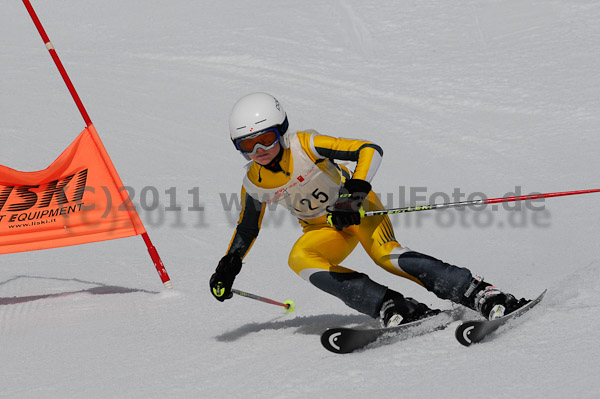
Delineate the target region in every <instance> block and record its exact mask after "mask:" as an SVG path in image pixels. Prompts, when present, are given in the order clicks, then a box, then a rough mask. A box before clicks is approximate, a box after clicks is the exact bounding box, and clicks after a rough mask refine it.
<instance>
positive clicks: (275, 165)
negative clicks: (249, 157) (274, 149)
mask: <svg viewBox="0 0 600 399" xmlns="http://www.w3.org/2000/svg"><path fill="white" fill-rule="evenodd" d="M281 158H283V146H282V145H280V146H279V152H278V153H277V155H275V157H274V158H273V159H272V160H271V162H269V163H268V164H266V165H262V166H263V167H264V168H265V169H268V170H270V171H271V172H283V168H282V167H281V165H280V162H281Z"/></svg>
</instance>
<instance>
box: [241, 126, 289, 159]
mask: <svg viewBox="0 0 600 399" xmlns="http://www.w3.org/2000/svg"><path fill="white" fill-rule="evenodd" d="M280 138H281V135H280V134H279V129H278V128H277V127H276V126H274V127H270V128H268V129H265V130H261V131H260V132H256V133H253V134H250V135H247V136H244V137H240V138H239V139H236V140H234V141H233V144H234V145H235V148H237V149H238V151H240V152H242V153H244V154H246V155H254V154H256V151H258V149H259V148H262V149H263V150H265V151H266V150H270V149H271V148H273V147H275V145H277V143H279V139H280Z"/></svg>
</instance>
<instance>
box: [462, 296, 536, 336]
mask: <svg viewBox="0 0 600 399" xmlns="http://www.w3.org/2000/svg"><path fill="white" fill-rule="evenodd" d="M546 291H547V290H544V292H542V293H541V294H540V295H539V296H538V297H537V298H535V299H534V300H532V301H531V302H529V303H527V304H526V305H525V306H522V307H520V308H519V309H517V310H515V311H514V312H512V313H510V314H507V315H506V316H503V317H500V318H498V319H495V320H470V321H465V322H463V323H461V324H460V325H459V326H458V327H457V328H456V333H455V336H456V339H457V340H458V342H460V343H461V344H463V345H464V346H469V345H471V344H474V343H477V342H480V341H481V340H482V339H484V338H485V337H486V336H487V335H488V334H490V333H491V332H493V331H496V330H497V329H498V328H500V327H501V326H503V325H504V324H506V323H507V322H509V321H510V320H513V319H516V318H517V317H519V316H522V315H523V314H524V313H526V312H528V311H529V310H530V309H531V308H533V307H534V306H535V305H537V304H538V303H540V301H541V300H542V298H544V294H546Z"/></svg>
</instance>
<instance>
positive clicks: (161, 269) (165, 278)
mask: <svg viewBox="0 0 600 399" xmlns="http://www.w3.org/2000/svg"><path fill="white" fill-rule="evenodd" d="M23 4H24V5H25V8H26V9H27V12H29V16H30V17H31V20H32V21H33V24H34V25H35V27H36V28H37V30H38V32H39V33H40V36H41V37H42V40H43V41H44V44H45V45H46V48H47V49H48V52H49V53H50V57H52V60H53V61H54V64H56V68H58V72H59V73H60V76H62V78H63V80H64V81H65V84H66V85H67V88H68V89H69V93H71V97H73V100H74V101H75V105H77V109H79V112H80V113H81V116H82V117H83V120H84V121H85V124H86V126H90V125H92V120H91V119H90V116H89V115H88V113H87V111H86V109H85V107H84V106H83V102H82V101H81V98H79V95H78V94H77V91H76V90H75V86H73V82H71V79H70V78H69V75H68V74H67V71H66V70H65V67H64V66H63V64H62V62H61V61H60V58H58V54H57V53H56V50H55V49H54V46H53V45H52V42H51V41H50V38H49V37H48V35H47V34H46V31H45V30H44V27H43V26H42V23H41V22H40V19H39V18H38V16H37V14H36V13H35V10H34V9H33V7H32V6H31V3H30V2H29V0H23ZM142 238H143V239H144V243H145V244H146V247H148V253H149V254H150V258H152V262H153V263H154V267H156V271H157V272H158V275H159V276H160V279H161V281H162V283H163V284H164V286H165V287H166V288H173V285H172V283H171V279H170V278H169V275H168V274H167V270H166V269H165V266H164V264H163V262H162V260H161V259H160V256H159V255H158V251H157V250H156V248H155V247H154V245H152V241H150V237H149V236H148V233H147V232H144V233H142Z"/></svg>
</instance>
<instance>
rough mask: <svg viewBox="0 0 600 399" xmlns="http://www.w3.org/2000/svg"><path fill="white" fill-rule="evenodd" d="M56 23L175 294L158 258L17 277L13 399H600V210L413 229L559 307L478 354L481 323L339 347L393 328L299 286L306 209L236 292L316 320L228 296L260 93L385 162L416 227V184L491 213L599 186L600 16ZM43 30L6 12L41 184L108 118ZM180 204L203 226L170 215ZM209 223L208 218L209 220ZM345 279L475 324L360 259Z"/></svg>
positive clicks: (7, 276) (8, 272) (82, 256)
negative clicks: (512, 200) (230, 130)
mask: <svg viewBox="0 0 600 399" xmlns="http://www.w3.org/2000/svg"><path fill="white" fill-rule="evenodd" d="M33 6H34V7H36V10H37V12H38V14H39V16H40V19H41V21H42V23H44V25H45V28H46V31H47V33H48V35H49V36H50V39H51V40H52V42H53V43H54V45H55V47H56V49H57V51H58V54H59V56H60V57H61V59H62V61H63V63H64V64H65V67H66V69H67V71H68V72H69V74H70V76H71V79H72V80H73V82H74V84H75V87H76V88H77V89H78V91H79V94H80V96H81V97H82V100H83V102H84V104H85V106H86V108H87V110H88V112H89V113H90V115H91V117H92V120H93V121H94V123H95V126H96V127H97V129H98V132H99V134H100V137H101V138H102V139H103V141H104V143H105V146H106V147H107V150H108V152H109V154H110V155H111V157H112V159H113V162H114V163H115V166H116V167H117V170H118V171H119V173H120V175H121V177H122V179H123V181H124V182H125V184H127V185H130V186H131V187H133V188H134V189H135V192H136V197H135V198H134V204H136V206H137V207H138V210H139V211H140V215H141V217H142V220H143V221H144V223H145V225H146V227H147V229H148V232H149V234H150V235H151V237H152V239H153V242H154V244H155V245H156V247H157V249H158V251H159V253H160V254H161V256H162V258H163V261H164V263H165V265H166V268H167V270H168V272H169V274H170V276H171V278H172V280H173V284H174V286H175V289H174V290H172V291H165V290H163V289H162V286H161V285H160V281H159V279H158V277H157V276H156V272H155V271H154V268H153V266H152V264H151V261H150V259H149V258H148V255H147V251H146V248H145V246H144V244H143V242H142V240H141V239H139V237H133V238H128V239H123V240H117V241H109V242H102V243H95V244H89V245H84V246H79V247H70V248H60V249H53V250H47V251H37V252H28V253H21V254H10V255H5V256H3V257H2V260H1V262H0V359H1V362H0V398H2V399H4V398H7V399H12V398H19V399H27V398H61V399H63V398H82V397H85V398H128V399H129V398H131V399H135V398H144V399H147V398H164V397H168V398H198V397H217V396H218V397H226V398H248V397H252V398H285V399H288V398H307V397H319V398H340V397H344V398H351V399H354V398H364V397H371V396H377V397H390V396H394V397H398V396H401V397H407V398H436V399H437V398H442V397H443V398H463V397H467V396H473V395H475V396H477V395H481V394H485V396H486V397H492V398H544V399H547V398H561V399H562V398H571V397H572V398H596V397H597V396H598V392H600V383H598V381H597V375H598V374H599V373H600V365H599V362H598V360H597V359H598V358H600V344H598V339H599V338H600V333H598V331H600V305H598V304H597V292H599V291H600V256H599V255H598V253H597V250H596V247H597V237H598V234H599V229H600V226H598V220H600V211H599V210H598V209H597V207H595V206H594V205H595V204H596V203H597V197H596V196H594V195H596V194H592V195H586V196H574V197H569V198H561V199H551V200H548V201H545V202H544V207H545V213H544V215H545V219H542V220H543V221H544V222H545V224H543V225H542V224H539V223H536V219H535V216H537V215H540V214H541V213H536V212H532V211H520V212H518V211H507V210H505V209H504V208H501V207H500V208H499V209H498V210H497V211H493V212H487V213H486V212H483V211H482V212H480V213H476V212H477V211H473V210H465V211H464V212H461V211H444V212H446V213H444V214H442V213H430V214H428V215H400V216H394V217H393V218H392V222H393V224H394V226H395V229H396V237H397V238H398V239H399V241H400V242H401V243H402V244H403V245H406V246H408V247H410V248H414V249H415V250H419V251H423V252H426V253H429V254H431V255H433V256H436V257H439V258H441V259H444V260H446V261H448V262H451V263H454V264H457V265H461V266H463V265H464V266H466V267H469V268H471V269H472V270H473V272H475V273H478V274H482V275H484V276H485V277H486V279H487V280H489V281H492V282H493V283H495V284H497V285H498V286H500V287H502V288H505V289H507V290H508V291H511V292H514V294H515V295H518V296H528V297H534V296H535V295H537V294H539V292H541V291H542V290H543V289H545V288H548V293H547V294H546V297H545V298H544V300H543V302H542V303H540V305H538V306H537V307H536V308H535V309H534V310H532V311H531V312H530V313H528V314H527V315H525V316H524V320H523V322H522V323H515V324H514V325H508V326H505V327H503V328H502V329H501V330H500V331H498V332H496V333H495V334H494V335H493V336H491V337H490V339H488V340H487V341H486V342H484V343H482V344H478V345H474V346H472V347H469V348H464V347H463V346H461V345H460V344H458V343H457V342H456V340H455V338H454V327H455V326H456V325H458V322H457V323H454V324H453V325H451V326H450V327H449V328H447V329H445V330H442V331H438V332H434V333H431V334H427V335H424V336H420V337H415V338H412V339H409V340H406V341H402V342H396V343H392V344H389V345H381V346H377V347H373V348H370V349H368V350H365V351H361V352H357V353H354V354H351V355H335V354H332V353H329V352H327V351H325V350H324V349H323V348H321V345H320V342H319V335H320V333H321V332H322V331H324V330H325V329H326V328H327V327H329V326H333V325H339V326H356V325H361V326H365V327H368V326H374V325H375V324H374V321H372V320H371V319H370V318H368V317H366V316H364V315H360V314H357V313H356V312H353V311H352V310H351V309H348V308H347V307H345V306H344V305H343V304H342V303H341V302H340V301H338V300H336V299H335V298H332V297H330V296H329V295H327V294H325V293H322V292H320V291H318V290H316V289H315V288H313V287H311V286H310V285H309V284H308V283H306V282H304V281H303V280H302V279H300V278H298V277H297V276H296V275H295V274H294V273H293V272H292V271H291V270H290V269H289V268H288V267H287V265H286V261H287V257H288V253H289V250H290V248H291V246H292V245H293V243H294V241H295V240H296V239H297V237H299V235H300V229H299V227H298V226H297V223H296V222H294V221H293V220H291V219H290V218H289V217H288V216H287V214H284V213H281V212H274V213H269V214H268V215H266V216H265V220H264V223H263V229H262V230H261V234H260V236H259V238H258V240H257V242H256V244H255V245H254V247H253V248H252V251H251V253H250V254H249V255H248V256H247V257H246V259H245V265H244V269H243V272H242V273H241V274H240V275H239V276H238V278H237V279H236V287H238V288H239V289H241V290H247V291H250V292H253V293H256V294H259V295H264V296H267V297H272V298H274V299H277V300H285V299H293V300H294V301H295V303H296V305H297V308H296V311H295V312H294V313H291V314H285V313H284V312H283V310H281V309H278V308H277V307H275V306H272V305H267V304H262V303H259V302H257V301H252V300H249V299H245V298H241V297H235V298H233V299H232V300H230V301H226V302H225V303H219V302H217V301H215V300H214V299H213V298H212V296H211V295H210V293H209V291H208V279H209V277H210V275H211V274H212V272H213V270H214V267H215V266H216V264H217V262H218V260H219V258H220V257H221V256H222V255H223V253H224V251H225V249H226V246H227V243H228V242H229V240H230V238H231V234H232V232H233V229H234V227H235V222H236V220H237V214H236V212H235V207H233V210H229V207H230V206H231V205H233V204H234V202H230V203H229V204H227V201H229V200H231V199H232V198H233V197H232V196H233V195H234V194H237V195H239V188H240V183H241V177H242V171H243V165H244V163H245V161H244V160H243V159H241V157H239V156H238V154H236V153H235V151H234V150H233V148H232V146H231V143H230V142H229V139H228V136H227V117H228V113H229V110H230V108H231V106H232V104H233V103H234V101H235V100H237V99H238V98H239V97H241V96H242V95H244V94H246V93H248V92H251V91H267V92H272V93H273V94H275V95H276V96H277V97H278V98H279V100H280V101H281V102H282V104H284V107H285V108H286V110H287V112H288V115H289V118H290V122H291V125H292V126H294V127H297V128H302V129H305V128H314V129H316V130H318V131H321V132H322V133H326V134H331V135H336V136H344V137H360V138H366V139H371V140H373V141H374V142H376V143H377V144H379V145H381V146H382V147H383V149H384V153H385V155H384V158H383V164H382V167H381V168H380V170H379V172H378V174H377V176H376V177H375V179H374V182H373V183H374V187H375V190H376V191H378V192H381V193H383V194H385V195H393V196H396V197H394V198H393V199H394V203H393V204H392V205H393V206H397V205H398V203H397V202H398V201H399V198H397V196H398V195H399V194H398V193H399V187H402V186H405V187H406V189H407V194H406V195H407V198H406V200H409V199H410V198H408V196H409V194H408V192H409V189H410V188H411V187H417V188H423V187H426V195H431V194H432V193H434V192H443V193H447V194H448V195H451V194H452V191H453V189H454V188H457V187H458V188H460V189H461V190H462V192H464V193H465V195H468V194H470V193H472V192H475V191H481V192H485V193H486V194H488V196H489V197H495V196H500V195H503V193H505V192H507V191H509V190H513V189H515V186H520V187H521V188H522V190H523V194H525V193H528V192H530V191H534V190H535V191H544V192H552V191H566V190H576V189H584V188H597V184H598V179H597V173H598V170H599V169H600V161H599V160H598V156H597V153H598V148H600V136H599V135H598V129H599V127H600V116H599V115H598V109H600V96H599V95H598V94H599V91H598V87H599V82H598V73H597V71H598V70H599V69H600V55H599V54H598V51H597V49H598V48H599V47H600V25H598V23H597V21H598V20H599V18H600V4H598V2H597V1H592V0H574V1H569V2H565V1H559V0H552V1H542V0H519V1H517V0H505V1H496V2H489V1H483V0H465V1H460V2H458V3H455V2H447V1H442V0H427V1H414V0H411V1H407V2H402V3H398V2H393V1H378V2H373V1H367V2H364V1H362V2H360V1H356V0H337V1H335V2H331V3H322V2H316V1H308V2H302V3H293V4H291V3H290V4H286V5H283V6H282V5H281V4H280V3H277V2H274V1H271V0H269V1H265V2H261V3H258V4H254V3H252V4H251V3H248V4H242V3H240V4H236V5H235V6H233V5H231V4H227V3H219V2H216V3H205V2H187V3H186V2H173V3H169V4H166V3H164V4H163V3H161V2H158V1H143V2H142V1H138V0H133V1H130V2H126V3H123V2H119V1H116V0H107V1H104V2H98V3H81V2H76V1H73V0H65V1H63V2H61V4H60V6H58V5H57V4H53V3H51V2H44V1H33ZM28 18H29V17H28V15H27V13H26V12H25V9H24V7H23V6H22V4H20V3H19V2H11V3H8V4H4V5H3V11H2V14H1V15H0V34H1V36H2V37H3V38H4V39H2V41H0V54H2V57H3V58H2V59H3V61H2V63H0V70H1V71H2V74H0V76H2V78H0V85H1V86H0V104H1V106H2V110H3V114H2V120H0V137H2V142H1V144H2V145H0V164H2V165H6V166H9V167H12V168H16V169H19V170H39V169H43V168H45V167H46V166H47V165H48V164H50V163H51V162H52V161H53V160H54V159H55V158H56V157H57V156H58V155H59V154H60V153H61V152H62V150H64V148H66V146H67V145H68V144H69V142H70V141H71V140H72V139H74V138H75V136H76V135H77V134H78V133H79V132H80V131H81V130H82V128H83V122H82V120H81V117H80V116H79V114H78V112H77V110H76V109H75V106H74V105H73V103H72V100H71V98H70V97H69V96H68V93H67V91H66V89H65V87H64V84H63V83H62V81H61V80H60V77H59V76H58V73H57V72H56V70H55V67H54V65H53V64H52V61H51V59H50V57H49V56H48V54H47V51H46V49H45V47H44V45H43V43H42V42H41V40H40V38H39V37H38V35H37V32H36V31H35V28H34V26H33V24H32V23H31V21H30V20H29V19H28ZM150 186H154V187H156V188H157V190H158V193H159V201H160V207H159V209H158V210H155V211H150V212H148V211H145V210H143V209H142V208H141V207H140V205H141V204H140V193H141V190H142V188H143V187H150ZM173 187H174V188H175V189H176V193H177V197H176V200H177V204H178V205H179V206H181V207H182V211H181V212H179V213H177V212H169V211H165V210H164V208H165V207H167V206H169V205H170V200H171V199H172V198H170V197H169V196H168V195H167V194H166V193H165V191H166V190H169V189H171V188H173ZM194 187H198V188H199V190H200V191H198V193H199V194H200V195H199V197H198V198H194V197H193V196H192V195H191V194H189V192H188V190H192V189H193V188H194ZM171 192H172V191H171ZM421 194H422V193H421ZM384 198H385V196H384ZM438 199H439V198H438ZM463 199H464V198H463ZM195 201H197V202H199V205H201V206H203V207H204V211H203V212H197V211H190V210H188V209H189V207H193V206H196V205H198V204H196V203H195ZM421 201H422V200H421ZM384 202H385V201H384ZM407 205H408V204H407ZM477 215H479V216H481V215H483V216H485V217H489V218H491V220H490V221H489V223H482V222H485V221H486V220H487V219H485V218H484V217H481V218H480V219H477ZM447 221H451V222H452V221H453V222H452V223H446V222H447ZM515 221H517V222H520V223H515ZM478 222H479V224H478ZM344 265H346V266H348V267H351V268H354V269H356V270H358V271H361V272H365V273H368V274H369V275H370V276H371V277H372V278H373V279H374V280H376V281H378V282H381V283H383V284H386V285H389V286H390V287H392V288H395V289H398V290H400V291H401V292H403V293H404V294H405V295H407V296H412V297H415V298H417V299H419V300H422V301H424V302H426V303H428V304H430V305H432V306H436V307H440V308H449V307H450V304H449V303H448V302H445V301H441V300H439V299H437V298H435V297H433V296H432V295H431V294H429V293H427V292H424V291H423V289H422V288H420V287H418V286H416V285H415V284H413V283H411V282H408V281H405V280H403V279H400V278H397V277H393V276H390V275H389V274H387V273H385V272H383V271H382V270H380V269H377V268H376V267H375V266H373V265H372V262H371V261H370V259H368V258H367V256H366V255H365V254H364V253H362V252H361V249H360V248H357V250H356V251H355V253H353V254H352V255H351V256H349V257H348V259H346V260H345V262H344Z"/></svg>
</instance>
